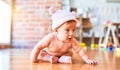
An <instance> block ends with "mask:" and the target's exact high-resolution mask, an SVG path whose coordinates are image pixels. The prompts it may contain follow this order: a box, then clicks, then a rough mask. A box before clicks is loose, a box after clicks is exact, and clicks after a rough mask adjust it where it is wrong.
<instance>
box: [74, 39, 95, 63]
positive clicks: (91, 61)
mask: <svg viewBox="0 0 120 70" xmlns="http://www.w3.org/2000/svg"><path fill="white" fill-rule="evenodd" d="M73 49H74V50H75V51H76V52H77V53H78V54H79V55H80V56H81V57H82V59H83V60H84V61H85V62H86V63H88V64H96V63H97V62H96V61H93V60H91V59H89V57H88V56H87V55H86V53H85V51H84V49H83V48H82V47H81V46H80V45H79V42H77V40H73Z"/></svg>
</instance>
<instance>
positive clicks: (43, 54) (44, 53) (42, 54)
mask: <svg viewBox="0 0 120 70" xmlns="http://www.w3.org/2000/svg"><path fill="white" fill-rule="evenodd" d="M46 55H47V53H46V51H45V50H41V52H40V54H39V55H38V59H39V60H42V59H43V58H44V56H46Z"/></svg>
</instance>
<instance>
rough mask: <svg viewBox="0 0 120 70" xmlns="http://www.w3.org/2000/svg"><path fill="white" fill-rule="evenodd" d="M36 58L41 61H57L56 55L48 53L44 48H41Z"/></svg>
mask: <svg viewBox="0 0 120 70" xmlns="http://www.w3.org/2000/svg"><path fill="white" fill-rule="evenodd" d="M38 59H39V60H42V61H50V63H57V61H58V57H55V56H51V55H49V54H48V53H47V52H46V51H45V50H41V52H40V54H39V56H38Z"/></svg>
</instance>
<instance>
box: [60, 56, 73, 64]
mask: <svg viewBox="0 0 120 70" xmlns="http://www.w3.org/2000/svg"><path fill="white" fill-rule="evenodd" d="M58 62H60V63H72V57H71V56H64V55H63V56H61V57H60V58H59V59H58Z"/></svg>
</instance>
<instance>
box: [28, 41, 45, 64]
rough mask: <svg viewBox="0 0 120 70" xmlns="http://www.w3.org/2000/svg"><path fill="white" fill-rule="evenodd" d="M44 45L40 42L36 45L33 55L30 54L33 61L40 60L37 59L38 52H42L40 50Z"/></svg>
mask: <svg viewBox="0 0 120 70" xmlns="http://www.w3.org/2000/svg"><path fill="white" fill-rule="evenodd" d="M42 48H43V47H42V45H41V44H40V42H39V43H38V44H37V45H36V46H35V48H33V50H32V53H31V56H30V60H31V62H38V61H39V60H38V59H37V57H38V54H39V53H40V51H41V50H42Z"/></svg>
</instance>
